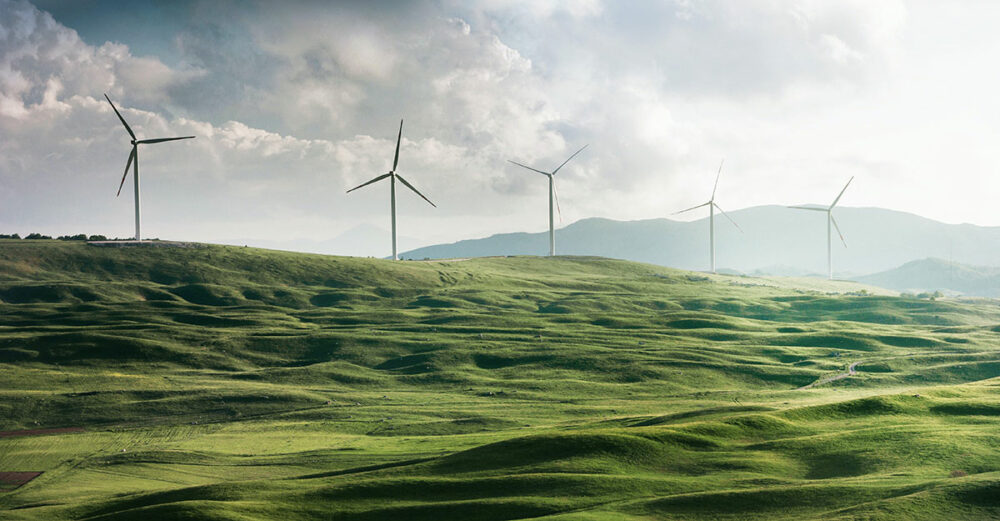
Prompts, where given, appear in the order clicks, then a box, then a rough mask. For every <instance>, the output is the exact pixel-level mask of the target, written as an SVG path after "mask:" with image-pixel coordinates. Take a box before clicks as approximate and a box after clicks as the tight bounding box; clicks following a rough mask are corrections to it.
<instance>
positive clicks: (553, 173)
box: [552, 144, 590, 175]
mask: <svg viewBox="0 0 1000 521" xmlns="http://www.w3.org/2000/svg"><path fill="white" fill-rule="evenodd" d="M589 146H590V145H589V144H587V145H583V148H587V147H589ZM583 148H581V149H580V150H577V151H576V152H574V153H573V155H571V156H569V159H567V160H565V161H563V162H562V164H561V165H559V168H562V167H564V166H566V163H569V160H570V159H573V158H574V157H576V155H577V154H579V153H580V152H583ZM559 168H556V169H555V170H553V171H552V175H556V172H558V171H559Z"/></svg>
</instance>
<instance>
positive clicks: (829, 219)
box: [789, 176, 854, 280]
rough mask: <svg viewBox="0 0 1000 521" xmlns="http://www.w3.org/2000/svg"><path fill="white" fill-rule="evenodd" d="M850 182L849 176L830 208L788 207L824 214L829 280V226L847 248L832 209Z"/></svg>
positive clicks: (831, 256) (831, 253)
mask: <svg viewBox="0 0 1000 521" xmlns="http://www.w3.org/2000/svg"><path fill="white" fill-rule="evenodd" d="M851 181H854V176H851V178H850V179H848V180H847V184H845V185H844V188H842V189H841V190H840V193H839V194H837V198H836V199H834V200H833V203H831V204H830V206H827V207H823V206H789V208H794V209H796V210H810V211H813V212H826V223H827V224H826V232H827V234H826V264H827V275H828V277H829V278H830V280H833V237H832V236H831V235H832V234H831V233H830V227H831V225H832V227H833V228H834V229H836V230H837V235H838V236H839V237H840V242H842V243H843V244H844V247H845V248H846V247H847V240H846V239H844V234H843V233H842V232H841V231H840V225H839V224H837V218H836V217H834V216H833V208H834V207H835V206H837V203H839V202H840V198H841V197H843V196H844V192H846V191H847V187H848V186H850V185H851Z"/></svg>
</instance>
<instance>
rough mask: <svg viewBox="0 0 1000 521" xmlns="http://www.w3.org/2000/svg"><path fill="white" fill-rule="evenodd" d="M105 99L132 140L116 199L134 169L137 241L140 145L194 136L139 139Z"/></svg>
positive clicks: (137, 230)
mask: <svg viewBox="0 0 1000 521" xmlns="http://www.w3.org/2000/svg"><path fill="white" fill-rule="evenodd" d="M104 99H106V100H108V104H109V105H111V110H114V111H115V115H116V116H118V120H119V121H121V122H122V126H124V127H125V131H126V132H128V135H129V137H130V138H131V140H130V141H129V144H130V145H132V151H131V152H129V154H128V161H127V162H126V163H125V173H124V174H122V180H121V183H119V184H118V193H117V194H116V195H115V197H118V196H119V195H121V193H122V187H123V186H125V179H126V178H127V177H128V169H129V168H132V174H133V177H134V178H135V240H137V241H138V240H140V234H139V145H146V144H153V143H163V142H165V141H176V140H178V139H194V136H180V137H163V138H154V139H138V138H137V137H136V136H135V132H132V127H130V126H128V123H127V122H126V121H125V118H124V117H122V114H121V112H118V107H115V104H114V103H112V102H111V98H109V97H108V95H107V94H105V95H104Z"/></svg>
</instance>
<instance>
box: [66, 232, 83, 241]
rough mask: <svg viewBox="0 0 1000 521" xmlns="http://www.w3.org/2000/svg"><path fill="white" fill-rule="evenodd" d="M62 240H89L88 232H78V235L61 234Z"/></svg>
mask: <svg viewBox="0 0 1000 521" xmlns="http://www.w3.org/2000/svg"><path fill="white" fill-rule="evenodd" d="M59 240H60V241H85V240H87V234H85V233H78V234H76V235H60V236H59Z"/></svg>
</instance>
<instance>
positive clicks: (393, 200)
mask: <svg viewBox="0 0 1000 521" xmlns="http://www.w3.org/2000/svg"><path fill="white" fill-rule="evenodd" d="M402 141H403V120H399V134H398V135H397V136H396V153H395V155H394V156H393V158H392V170H389V171H388V172H386V173H384V174H382V175H380V176H376V177H375V178H373V179H371V180H369V181H366V182H364V183H361V184H360V185H358V186H355V187H354V188H351V189H350V190H348V191H347V193H351V192H353V191H355V190H357V189H358V188H362V187H365V186H368V185H370V184H374V183H377V182H379V181H381V180H383V179H385V178H389V180H390V181H391V182H392V184H391V186H392V191H391V203H392V258H393V260H396V258H397V255H396V180H397V179H398V180H399V182H400V183H403V185H405V186H406V187H407V188H409V189H410V190H413V193H415V194H417V195H419V196H420V198H421V199H423V200H424V201H427V204H429V205H431V206H433V207H434V208H437V205H436V204H434V203H432V202H431V200H430V199H428V198H427V197H426V196H425V195H424V194H422V193H420V191H419V190H417V189H416V188H415V187H414V186H413V185H411V184H410V183H409V182H408V181H407V180H406V179H404V178H403V176H401V175H399V174H397V173H396V167H397V166H399V145H400V143H401V142H402Z"/></svg>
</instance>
